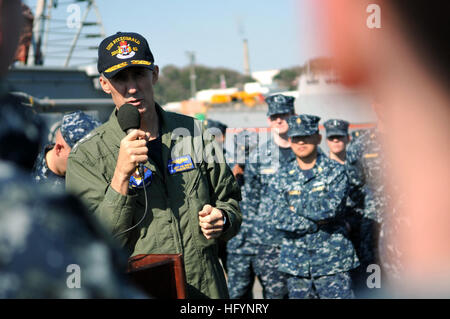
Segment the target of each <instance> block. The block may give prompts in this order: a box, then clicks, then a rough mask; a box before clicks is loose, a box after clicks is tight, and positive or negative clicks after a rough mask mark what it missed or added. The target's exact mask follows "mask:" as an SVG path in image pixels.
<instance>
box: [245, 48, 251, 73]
mask: <svg viewBox="0 0 450 319" xmlns="http://www.w3.org/2000/svg"><path fill="white" fill-rule="evenodd" d="M244 74H245V75H248V76H250V58H249V54H248V41H247V39H244Z"/></svg>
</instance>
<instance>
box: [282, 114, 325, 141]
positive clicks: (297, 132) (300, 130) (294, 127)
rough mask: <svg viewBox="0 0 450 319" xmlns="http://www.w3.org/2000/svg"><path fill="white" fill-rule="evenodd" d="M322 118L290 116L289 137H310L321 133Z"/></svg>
mask: <svg viewBox="0 0 450 319" xmlns="http://www.w3.org/2000/svg"><path fill="white" fill-rule="evenodd" d="M319 121H320V117H318V116H315V115H309V114H300V115H294V116H290V117H289V118H288V120H287V122H288V125H289V130H288V132H287V135H288V136H289V137H292V136H308V135H314V134H316V133H319Z"/></svg>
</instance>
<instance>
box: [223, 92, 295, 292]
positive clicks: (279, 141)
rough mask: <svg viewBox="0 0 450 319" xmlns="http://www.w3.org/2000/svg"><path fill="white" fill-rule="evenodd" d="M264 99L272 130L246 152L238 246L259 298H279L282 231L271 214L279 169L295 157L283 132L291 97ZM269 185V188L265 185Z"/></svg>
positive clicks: (283, 288)
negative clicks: (255, 280) (260, 290)
mask: <svg viewBox="0 0 450 319" xmlns="http://www.w3.org/2000/svg"><path fill="white" fill-rule="evenodd" d="M266 102H267V104H268V112H267V116H268V121H269V125H270V128H271V129H272V130H273V131H274V132H273V136H271V137H270V138H268V139H267V141H266V142H265V143H262V145H258V148H257V149H255V150H254V151H253V152H252V153H250V158H249V163H248V164H247V165H246V168H245V173H244V178H245V183H244V190H243V192H242V193H243V200H242V208H243V209H244V211H243V215H244V219H243V223H242V226H241V231H242V233H243V238H242V243H241V246H240V247H239V248H240V249H242V250H246V253H247V255H246V256H247V259H246V261H247V263H246V264H245V267H247V269H248V268H249V267H250V266H251V268H252V269H253V271H254V272H255V274H256V275H257V277H258V280H259V281H260V283H261V286H262V288H263V297H264V298H267V299H275V298H276V299H281V298H286V297H287V283H286V275H285V274H284V273H282V272H280V271H278V260H279V253H280V247H281V243H282V236H280V235H282V234H281V233H280V232H279V231H277V230H275V227H274V224H273V216H272V215H273V211H274V209H275V206H276V205H277V202H276V198H277V197H278V193H279V192H281V188H279V187H277V182H278V180H279V171H280V168H281V167H283V166H285V165H288V163H290V162H292V161H294V159H295V156H294V154H293V153H292V151H291V149H290V147H289V141H288V138H287V135H286V133H287V130H288V125H287V121H286V119H287V118H288V117H289V116H291V115H292V114H294V98H293V97H290V96H284V95H282V94H276V95H272V96H269V97H267V98H266ZM260 141H261V140H260ZM269 185H272V187H270V188H269ZM244 247H245V248H244ZM230 248H231V247H230V246H229V247H228V249H229V251H230ZM235 249H236V248H235ZM230 267H236V266H232V263H229V269H230V271H229V272H230V275H231V268H230ZM242 268H244V266H239V268H238V269H239V270H240V271H243V273H244V274H246V273H248V270H243V269H242ZM238 269H236V271H235V272H237V271H238ZM229 280H230V281H229V289H230V290H232V289H233V285H236V283H237V280H235V278H234V277H233V276H230V278H229Z"/></svg>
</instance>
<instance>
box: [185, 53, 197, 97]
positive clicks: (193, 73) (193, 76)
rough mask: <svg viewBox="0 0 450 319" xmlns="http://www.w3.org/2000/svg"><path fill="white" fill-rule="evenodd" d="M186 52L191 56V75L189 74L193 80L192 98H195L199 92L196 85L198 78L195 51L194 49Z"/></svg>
mask: <svg viewBox="0 0 450 319" xmlns="http://www.w3.org/2000/svg"><path fill="white" fill-rule="evenodd" d="M186 54H187V56H188V58H189V62H190V66H191V75H190V76H189V78H190V80H191V99H192V100H195V95H196V93H197V88H196V86H195V79H196V78H197V77H196V75H195V52H194V51H186Z"/></svg>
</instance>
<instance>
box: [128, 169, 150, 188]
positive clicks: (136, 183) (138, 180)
mask: <svg viewBox="0 0 450 319" xmlns="http://www.w3.org/2000/svg"><path fill="white" fill-rule="evenodd" d="M152 176H153V173H152V171H151V170H150V169H149V168H148V167H146V166H144V179H142V176H141V175H140V174H139V170H138V169H137V168H136V171H135V172H134V173H133V175H131V177H130V184H129V185H130V188H143V185H145V186H148V185H150V183H151V181H152Z"/></svg>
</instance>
